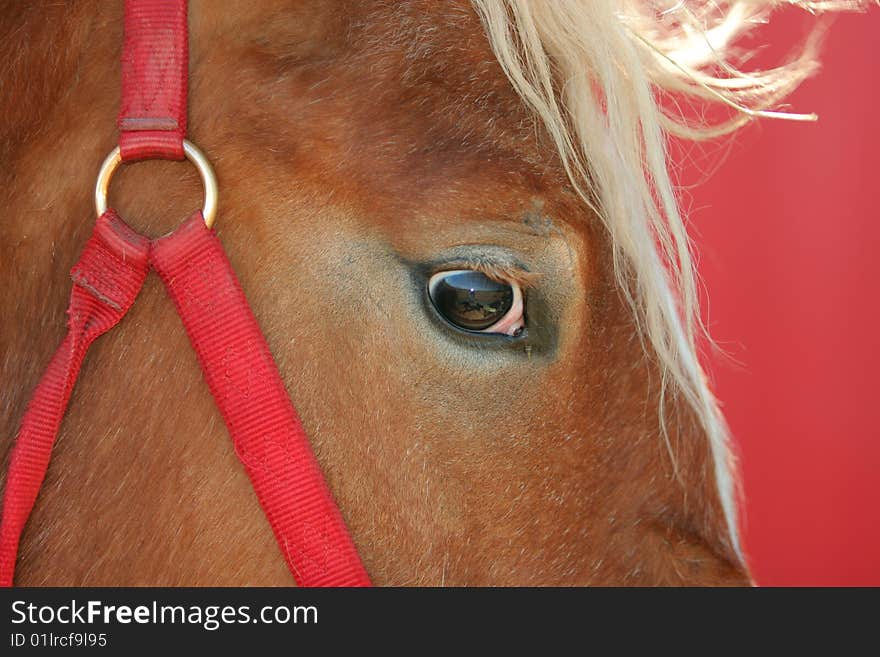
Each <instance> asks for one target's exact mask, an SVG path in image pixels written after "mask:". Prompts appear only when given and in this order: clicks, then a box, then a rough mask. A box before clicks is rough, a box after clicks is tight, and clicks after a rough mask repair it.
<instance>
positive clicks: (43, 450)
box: [0, 210, 149, 586]
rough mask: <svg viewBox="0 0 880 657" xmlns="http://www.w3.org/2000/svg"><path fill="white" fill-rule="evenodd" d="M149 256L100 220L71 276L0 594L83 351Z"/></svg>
mask: <svg viewBox="0 0 880 657" xmlns="http://www.w3.org/2000/svg"><path fill="white" fill-rule="evenodd" d="M148 253H149V243H148V242H147V240H146V239H144V238H142V237H141V236H140V235H137V234H136V233H134V232H133V231H132V230H131V229H129V228H128V226H126V225H125V224H124V223H123V222H122V221H121V220H120V219H119V217H118V216H117V215H116V213H115V212H113V210H108V211H107V212H105V213H104V214H103V215H102V216H101V217H99V218H98V221H97V223H96V225H95V230H94V232H93V234H92V237H91V239H89V241H88V242H87V243H86V246H85V249H84V250H83V253H82V255H81V256H80V259H79V261H78V262H77V264H76V265H75V266H74V267H73V270H72V271H71V276H72V278H73V281H74V285H73V290H72V291H71V293H70V305H69V306H68V309H67V315H68V320H67V325H68V332H67V336H66V337H65V338H64V341H63V342H62V343H61V346H60V347H58V350H57V351H56V352H55V355H54V356H53V357H52V360H51V362H50V363H49V366H48V368H47V369H46V371H45V373H44V374H43V378H42V379H40V383H39V384H38V386H37V388H36V390H35V391H34V394H33V396H32V397H31V400H30V402H29V404H28V408H27V411H26V412H25V416H24V419H23V420H22V423H21V428H20V429H19V432H18V435H17V436H16V439H15V445H14V447H13V449H12V456H11V459H10V463H9V469H8V471H7V477H6V485H5V488H4V494H3V516H2V519H0V586H11V585H12V578H13V574H14V571H15V558H16V554H17V552H18V542H19V539H20V537H21V532H22V530H23V529H24V526H25V523H26V522H27V519H28V516H30V513H31V509H33V506H34V502H35V500H36V499H37V493H38V492H39V490H40V485H41V484H42V483H43V479H44V477H45V476H46V468H47V467H48V465H49V458H50V456H51V454H52V446H53V445H54V443H55V437H56V435H57V434H58V429H59V427H60V426H61V419H62V418H63V417H64V412H65V410H66V409H67V402H68V400H69V399H70V393H71V391H72V390H73V386H74V384H75V383H76V377H77V375H78V374H79V370H80V367H81V365H82V362H83V359H84V358H85V355H86V351H87V350H88V348H89V346H90V345H91V344H92V342H94V340H95V338H97V337H98V336H100V335H101V334H102V333H105V332H106V331H108V330H109V329H111V328H112V327H113V326H115V325H116V324H117V323H118V322H119V320H120V319H122V317H123V315H125V313H126V311H127V310H128V309H129V308H130V307H131V304H132V303H133V302H134V300H135V297H136V296H137V294H138V292H139V291H140V289H141V286H142V284H143V282H144V278H145V277H146V275H147V271H148V269H149V264H148Z"/></svg>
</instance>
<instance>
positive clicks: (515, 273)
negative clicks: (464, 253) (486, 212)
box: [435, 259, 542, 291]
mask: <svg viewBox="0 0 880 657" xmlns="http://www.w3.org/2000/svg"><path fill="white" fill-rule="evenodd" d="M446 269H449V270H452V269H472V270H474V271H478V272H480V273H482V274H485V275H486V276H487V277H489V278H491V279H492V280H493V281H497V282H499V283H504V284H507V285H509V284H511V283H515V284H516V285H518V286H519V287H520V289H521V290H523V291H525V290H528V289H530V288H533V287H535V285H537V283H538V279H540V277H541V276H542V274H541V273H540V272H532V271H527V270H526V269H524V268H522V267H519V266H516V265H503V264H500V263H497V262H491V261H488V260H483V259H479V260H477V259H474V260H467V259H461V260H455V261H452V262H448V263H444V266H443V268H442V269H437V272H440V271H443V270H446ZM437 272H435V273H437Z"/></svg>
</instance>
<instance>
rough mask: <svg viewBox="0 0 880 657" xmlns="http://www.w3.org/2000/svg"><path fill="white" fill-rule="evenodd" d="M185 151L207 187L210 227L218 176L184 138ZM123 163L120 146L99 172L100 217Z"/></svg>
mask: <svg viewBox="0 0 880 657" xmlns="http://www.w3.org/2000/svg"><path fill="white" fill-rule="evenodd" d="M183 152H184V154H185V155H186V159H187V160H189V161H190V162H192V163H193V164H194V165H196V169H198V171H199V176H201V178H202V185H203V186H204V188H205V204H204V206H203V207H202V216H203V217H204V218H205V225H206V226H207V227H208V228H210V227H211V226H213V225H214V219H216V218H217V177H216V176H215V175H214V169H213V168H212V167H211V163H210V162H208V158H207V157H205V154H204V153H202V151H200V150H199V149H198V148H196V147H195V145H194V144H193V143H192V142H190V141H187V140H186V139H184V140H183ZM120 164H122V153H121V152H120V151H119V146H117V147H116V148H114V149H113V150H112V151H110V155H108V156H107V157H106V158H105V159H104V162H103V164H101V170H100V171H99V172H98V181H97V182H96V183H95V209H96V210H97V211H98V216H99V217H100V216H101V215H102V214H104V213H105V212H106V211H107V191H108V190H109V189H110V180H111V179H112V178H113V174H114V173H116V169H118V168H119V165H120Z"/></svg>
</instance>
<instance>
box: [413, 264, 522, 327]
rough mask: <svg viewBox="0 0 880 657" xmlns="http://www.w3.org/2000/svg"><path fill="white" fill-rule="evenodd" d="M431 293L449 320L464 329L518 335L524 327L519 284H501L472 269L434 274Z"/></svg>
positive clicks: (430, 286) (434, 303)
mask: <svg viewBox="0 0 880 657" xmlns="http://www.w3.org/2000/svg"><path fill="white" fill-rule="evenodd" d="M428 296H429V297H430V299H431V303H432V304H433V305H434V308H435V309H436V310H437V312H438V313H440V315H442V316H443V318H444V319H445V320H446V321H447V322H449V323H450V324H452V325H453V326H455V327H457V328H460V329H464V330H465V331H474V332H478V333H501V334H503V335H513V336H516V335H519V334H520V333H522V330H523V327H524V326H525V321H524V319H523V296H522V290H520V287H519V285H517V284H515V283H512V284H508V283H501V282H499V281H496V280H493V279H491V278H489V277H488V276H486V275H485V274H484V273H482V272H479V271H476V270H473V269H460V270H456V271H442V272H440V273H437V274H434V275H433V276H431V279H430V280H429V281H428Z"/></svg>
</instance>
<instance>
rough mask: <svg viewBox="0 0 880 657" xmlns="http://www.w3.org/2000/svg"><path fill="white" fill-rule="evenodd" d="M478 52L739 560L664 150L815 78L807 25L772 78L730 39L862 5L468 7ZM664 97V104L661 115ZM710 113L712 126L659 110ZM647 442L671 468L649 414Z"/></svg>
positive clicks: (768, 1)
mask: <svg viewBox="0 0 880 657" xmlns="http://www.w3.org/2000/svg"><path fill="white" fill-rule="evenodd" d="M472 3H473V5H474V6H475V8H476V10H477V12H478V13H479V15H480V17H481V19H482V21H483V24H484V26H485V29H486V32H487V34H488V37H489V40H490V43H491V45H492V49H493V51H494V52H495V55H496V57H497V58H498V61H499V62H500V64H501V66H502V67H503V69H504V71H505V73H506V74H507V76H508V78H509V79H510V82H511V83H512V85H513V87H514V89H515V90H516V91H517V93H518V94H519V95H520V96H521V98H522V100H523V101H524V102H525V103H526V105H527V106H529V107H530V108H531V110H532V111H533V112H534V113H535V115H536V116H537V117H538V118H539V119H540V120H541V122H543V124H544V126H545V128H546V130H547V132H548V133H549V135H550V137H551V138H552V139H553V141H554V144H555V146H556V149H557V150H558V152H559V155H560V157H561V159H562V163H563V165H564V166H565V169H566V171H567V173H568V176H569V178H570V180H571V182H572V184H573V185H574V187H575V189H576V190H577V191H578V193H579V194H580V195H581V196H582V197H583V199H584V201H585V202H586V203H587V204H589V206H590V207H591V208H592V209H593V210H594V211H595V212H596V213H597V214H598V215H599V217H600V218H601V219H602V221H603V223H604V225H605V226H606V228H607V230H608V233H609V235H610V238H611V244H612V248H613V257H614V270H615V274H616V276H617V280H618V283H619V286H620V288H621V290H622V291H623V293H624V294H625V295H626V297H627V301H628V302H629V304H630V305H631V307H632V310H633V312H634V315H635V317H636V320H637V322H638V325H639V328H640V334H641V335H642V336H643V339H644V340H645V341H646V346H650V349H651V350H652V351H653V352H654V353H655V354H656V357H657V359H658V361H659V363H660V366H661V372H662V374H663V377H662V378H663V380H662V387H661V404H660V408H661V409H662V408H663V406H664V404H663V397H662V396H663V394H665V393H669V394H675V395H680V396H682V397H683V398H684V400H685V401H686V403H687V404H689V406H690V407H691V408H692V409H693V410H694V412H695V413H696V417H697V418H698V420H699V422H700V425H701V426H702V429H703V430H704V432H705V434H706V436H707V438H708V440H709V444H710V446H711V452H712V456H713V459H714V466H715V478H716V483H717V486H718V491H719V494H720V499H721V504H722V506H723V508H724V513H725V517H726V522H727V527H728V531H729V535H730V542H731V545H732V547H733V548H734V550H735V551H736V552H737V553H738V554H740V555H741V548H740V541H739V536H738V525H737V496H736V476H735V471H736V467H735V463H734V460H733V458H732V457H731V451H730V443H729V432H728V429H727V425H726V423H725V421H724V417H723V415H722V413H721V411H720V409H719V406H718V403H717V401H716V398H715V396H714V394H713V392H712V389H711V387H710V385H709V382H708V380H707V377H706V375H705V373H704V370H703V367H702V366H701V363H700V359H699V356H698V353H699V344H700V343H701V342H702V341H703V340H704V339H705V338H707V337H708V336H707V333H706V330H705V327H704V325H703V324H702V321H701V319H700V313H699V307H698V298H697V284H696V273H695V269H694V260H693V256H692V252H691V245H690V241H689V239H688V234H687V229H686V225H685V221H684V219H683V217H682V213H681V211H680V210H679V208H678V203H677V199H676V192H675V187H674V185H673V183H672V181H671V179H670V175H669V171H668V165H669V162H668V157H667V139H668V137H669V136H675V137H680V138H685V139H691V140H702V139H710V138H713V137H717V136H720V135H724V134H728V133H730V132H733V131H734V130H736V129H737V128H739V127H740V126H742V125H744V124H745V123H747V122H749V121H751V120H752V119H754V118H756V117H771V118H787V119H791V120H813V119H815V116H814V115H811V114H792V113H786V112H781V111H778V109H777V108H778V105H779V103H780V102H781V101H782V100H783V99H784V98H785V97H786V96H787V95H788V94H789V93H790V92H791V91H792V90H793V89H795V88H796V87H797V86H798V85H799V84H800V83H801V82H802V81H803V80H804V79H806V78H807V77H808V76H809V75H811V74H812V73H813V72H815V70H816V68H817V59H816V51H817V47H818V43H819V40H820V36H821V31H822V30H821V27H822V26H821V24H820V25H819V26H818V27H817V28H816V29H815V30H814V31H813V32H812V34H811V36H809V37H808V38H807V39H806V41H805V42H804V44H802V47H801V49H800V51H799V53H798V55H797V56H795V57H794V58H792V59H791V60H790V61H787V62H785V63H783V64H781V65H779V66H776V67H773V68H770V69H766V70H757V71H744V70H742V68H741V62H742V61H744V59H745V57H746V56H747V55H748V53H747V52H744V51H742V50H737V49H736V45H737V43H738V42H739V40H740V38H741V37H743V36H744V35H745V34H747V33H748V32H749V31H751V30H752V29H753V28H755V27H756V26H758V25H759V24H761V23H762V22H764V21H766V19H767V18H768V17H769V15H770V13H771V11H772V10H773V9H774V8H776V7H777V6H779V5H789V4H790V5H796V6H798V7H801V8H803V9H806V10H808V11H811V12H813V13H820V12H825V11H828V10H859V9H863V8H864V7H865V6H866V5H867V4H868V2H866V1H859V0H840V1H836V2H828V1H820V2H802V1H798V0H716V1H714V2H713V1H711V0H710V1H704V0H693V1H691V0H679V1H675V0H547V1H546V2H545V1H543V0H472ZM669 98H671V99H673V102H672V103H669V102H664V100H668V99H669ZM678 103H685V104H694V103H699V104H708V105H710V106H711V105H717V106H720V107H721V108H723V109H725V110H727V112H726V113H725V116H724V117H723V118H721V119H719V120H718V121H716V122H708V121H706V120H705V119H700V120H694V119H692V118H688V117H686V116H685V115H684V114H683V113H681V112H679V111H672V110H670V109H668V108H667V107H666V106H667V105H669V104H672V105H673V106H675V107H677V106H678ZM660 417H661V429H662V433H663V435H664V437H665V438H666V441H667V446H669V449H670V455H671V456H672V458H673V463H675V456H674V453H673V450H672V448H671V445H670V443H669V438H668V434H667V431H666V425H665V422H664V419H663V413H662V410H661V414H660Z"/></svg>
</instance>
